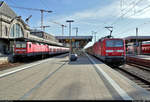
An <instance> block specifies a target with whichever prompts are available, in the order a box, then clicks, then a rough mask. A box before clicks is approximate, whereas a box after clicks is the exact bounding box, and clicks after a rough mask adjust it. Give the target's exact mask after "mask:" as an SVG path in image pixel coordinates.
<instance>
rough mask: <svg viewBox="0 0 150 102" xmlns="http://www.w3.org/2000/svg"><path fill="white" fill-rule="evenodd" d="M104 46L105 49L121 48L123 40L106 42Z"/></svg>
mask: <svg viewBox="0 0 150 102" xmlns="http://www.w3.org/2000/svg"><path fill="white" fill-rule="evenodd" d="M106 46H107V47H122V46H123V40H107V41H106Z"/></svg>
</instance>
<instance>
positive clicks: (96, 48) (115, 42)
mask: <svg viewBox="0 0 150 102" xmlns="http://www.w3.org/2000/svg"><path fill="white" fill-rule="evenodd" d="M92 52H93V55H95V56H96V57H98V58H100V59H101V60H103V61H104V62H106V63H110V64H114V65H117V66H118V65H122V64H123V63H124V62H125V54H126V52H125V41H124V40H123V39H119V38H102V39H100V40H99V41H98V42H96V43H95V44H94V45H93V51H92Z"/></svg>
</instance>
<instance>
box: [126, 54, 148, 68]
mask: <svg viewBox="0 0 150 102" xmlns="http://www.w3.org/2000/svg"><path fill="white" fill-rule="evenodd" d="M127 62H130V63H134V64H138V65H142V66H145V67H150V56H148V55H127Z"/></svg>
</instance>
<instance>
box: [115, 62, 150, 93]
mask: <svg viewBox="0 0 150 102" xmlns="http://www.w3.org/2000/svg"><path fill="white" fill-rule="evenodd" d="M116 70H117V71H118V72H120V73H121V74H122V75H124V76H126V77H127V78H129V79H130V80H132V81H133V82H135V83H137V84H138V85H139V86H141V87H143V88H144V89H146V90H148V91H150V76H149V74H150V70H147V68H146V69H144V68H143V67H142V68H141V69H140V66H137V65H134V66H133V64H132V65H131V64H130V65H128V64H125V65H123V66H120V67H118V68H116Z"/></svg>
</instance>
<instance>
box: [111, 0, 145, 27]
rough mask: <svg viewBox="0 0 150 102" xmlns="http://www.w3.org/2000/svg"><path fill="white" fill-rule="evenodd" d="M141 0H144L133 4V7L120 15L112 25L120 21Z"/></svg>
mask: <svg viewBox="0 0 150 102" xmlns="http://www.w3.org/2000/svg"><path fill="white" fill-rule="evenodd" d="M141 1H143V0H139V1H138V2H136V3H135V4H134V5H133V6H132V8H130V9H129V10H127V11H126V12H125V13H124V14H122V15H120V16H119V17H118V18H117V19H116V20H115V21H114V22H113V23H112V24H111V25H114V24H116V23H118V21H119V20H120V19H121V18H122V17H123V16H125V15H126V14H128V13H129V12H130V11H131V10H132V9H133V8H134V7H135V6H137V5H138V4H139V3H140V2H141Z"/></svg>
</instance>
